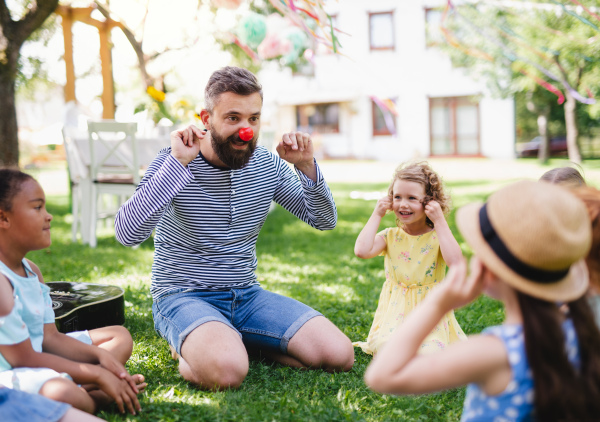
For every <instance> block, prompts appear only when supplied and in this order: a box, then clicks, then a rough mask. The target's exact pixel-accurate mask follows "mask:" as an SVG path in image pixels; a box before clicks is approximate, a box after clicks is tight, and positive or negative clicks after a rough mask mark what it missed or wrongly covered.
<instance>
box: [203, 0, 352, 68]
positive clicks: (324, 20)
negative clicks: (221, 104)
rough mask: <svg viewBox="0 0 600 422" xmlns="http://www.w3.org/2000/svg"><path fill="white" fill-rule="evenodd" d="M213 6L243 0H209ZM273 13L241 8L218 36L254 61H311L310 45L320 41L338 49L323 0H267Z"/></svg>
mask: <svg viewBox="0 0 600 422" xmlns="http://www.w3.org/2000/svg"><path fill="white" fill-rule="evenodd" d="M211 2H212V5H213V6H215V7H223V8H227V9H233V10H235V9H238V8H239V6H240V5H241V3H243V0H238V1H234V0H211ZM269 4H270V5H271V6H273V8H275V10H276V11H277V13H271V14H270V15H268V16H266V17H265V16H264V15H261V14H259V13H256V12H253V11H247V12H242V16H241V17H240V18H239V20H238V23H237V25H236V27H235V29H234V30H233V31H231V32H229V33H227V36H226V37H224V38H222V42H224V43H225V44H235V45H237V46H238V47H240V49H241V50H242V51H243V52H244V53H245V54H246V55H247V56H248V57H250V58H251V59H252V61H253V62H254V63H255V64H258V63H260V62H261V61H264V60H279V61H280V63H281V64H282V65H284V66H293V65H295V64H296V63H297V62H298V60H299V59H300V58H302V59H304V60H306V61H309V62H310V61H312V57H313V55H314V47H315V46H316V45H317V44H318V45H323V46H325V47H326V48H327V49H329V50H331V51H333V52H334V53H338V54H340V52H339V49H340V47H341V45H340V42H339V40H338V38H337V34H338V33H341V31H339V30H338V29H337V28H334V25H333V19H332V17H331V16H330V15H329V14H328V13H327V12H326V11H325V0H269ZM308 50H310V51H308Z"/></svg>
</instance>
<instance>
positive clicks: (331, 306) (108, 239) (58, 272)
mask: <svg viewBox="0 0 600 422" xmlns="http://www.w3.org/2000/svg"><path fill="white" fill-rule="evenodd" d="M465 187H469V188H471V187H474V188H477V185H469V186H466V185H465ZM386 188H387V184H375V185H367V184H363V185H344V184H338V185H334V186H332V190H333V193H334V197H335V200H336V204H337V206H338V212H339V219H338V226H337V227H336V229H335V230H332V231H327V232H319V231H317V230H314V229H312V228H310V227H308V226H307V225H306V224H304V223H303V222H301V221H299V220H298V219H297V218H296V217H294V216H292V215H291V214H290V213H288V212H287V211H285V210H283V209H282V208H280V207H277V208H276V209H275V211H274V212H273V213H272V214H270V215H269V217H268V219H267V221H266V223H265V225H264V227H263V230H262V231H261V234H260V236H259V240H258V244H257V256H258V269H257V276H258V278H259V281H260V282H261V284H262V285H263V286H264V287H265V288H268V289H269V290H272V291H276V292H278V293H281V294H284V295H288V296H291V297H294V298H296V299H298V300H300V301H303V302H305V303H307V304H308V305H310V306H312V307H314V308H315V309H317V310H319V311H321V312H322V313H323V314H324V315H325V316H327V317H328V318H330V319H331V320H332V321H333V322H334V323H335V324H336V325H337V326H338V327H340V329H341V330H342V331H344V332H345V333H346V335H348V336H349V337H350V338H351V339H352V340H362V339H364V338H366V336H367V334H368V331H369V328H370V325H371V322H372V318H373V314H374V312H375V308H376V306H377V300H378V298H379V293H380V289H381V286H382V284H383V281H384V269H383V258H382V257H377V258H373V259H369V260H361V259H359V258H357V257H355V256H354V252H353V249H354V242H355V240H356V237H357V236H358V233H359V232H360V230H361V229H362V228H363V226H364V224H365V222H366V221H367V220H368V218H369V216H370V215H371V213H372V211H373V208H374V206H375V203H376V201H374V200H373V201H365V200H361V199H352V198H350V192H352V191H355V190H364V191H366V192H371V191H382V192H383V191H385V190H386ZM485 194H486V193H485V192H484V193H483V194H480V193H477V192H476V190H475V191H474V192H473V193H472V194H471V193H469V198H468V199H469V200H472V199H479V200H481V199H483V196H484V195H485ZM461 199H463V196H461ZM48 207H49V209H50V212H51V213H53V214H54V217H55V219H54V221H53V223H52V227H53V230H52V237H53V244H52V246H51V247H50V248H49V249H47V250H42V251H35V252H32V253H31V254H29V256H28V257H29V258H30V259H32V260H33V261H34V262H36V263H37V264H38V265H39V266H40V268H41V269H42V272H43V273H44V274H45V278H46V280H67V281H87V282H96V283H99V282H101V283H107V284H119V285H121V286H122V287H123V288H124V289H125V300H126V309H125V312H126V323H125V326H126V327H127V328H128V329H129V330H130V332H131V333H132V336H133V338H134V343H135V346H134V351H133V354H132V357H131V359H130V361H129V362H128V364H127V367H128V370H129V371H130V372H131V373H142V374H144V375H145V376H146V379H147V381H148V383H149V386H148V388H147V390H146V392H145V393H144V394H143V395H142V396H141V398H140V400H141V403H142V406H143V408H144V412H143V413H142V414H140V415H138V416H135V417H133V416H121V415H119V414H117V412H116V410H115V408H114V407H113V408H109V409H107V410H106V411H103V412H101V413H100V415H99V416H101V417H103V418H105V419H107V420H109V421H123V420H128V421H157V420H161V421H209V420H210V421H237V420H252V421H272V420H277V421H341V420H343V421H381V420H411V421H413V420H414V421H418V420H423V421H455V420H458V419H459V418H460V413H461V409H462V401H463V399H464V389H457V390H452V391H448V392H445V393H441V394H435V395H426V396H408V397H392V396H384V395H379V394H375V393H373V392H372V391H370V390H369V389H368V388H366V386H365V385H364V382H363V379H362V377H363V374H364V371H365V369H366V367H367V365H368V363H369V362H370V360H371V356H368V355H365V354H364V353H362V352H361V351H359V350H358V349H356V363H355V365H354V368H353V369H352V371H350V372H349V373H337V374H329V373H325V372H323V371H299V370H295V369H291V368H287V367H283V366H281V365H278V364H272V363H268V362H264V361H257V360H252V361H251V362H250V371H249V374H248V376H247V378H246V380H245V381H244V383H243V384H242V386H241V387H240V388H239V389H238V390H227V391H221V392H211V391H200V390H198V389H197V388H195V387H194V386H192V385H190V384H189V383H187V382H185V381H184V380H183V379H182V377H181V376H180V375H179V373H178V369H177V362H176V361H174V360H172V359H171V356H170V353H169V349H168V346H167V344H166V342H165V341H164V340H163V339H161V338H160V337H159V336H158V335H157V334H156V332H155V331H154V328H153V320H152V314H151V306H152V299H151V296H150V271H151V264H152V256H153V244H152V240H148V241H146V242H144V244H142V245H141V246H140V247H139V248H137V249H132V248H126V247H123V246H122V245H120V244H119V243H118V242H117V241H116V240H115V238H114V234H113V232H112V230H111V229H110V228H109V229H106V230H105V229H101V233H102V234H101V236H100V238H99V244H98V248H96V249H90V248H89V247H87V246H82V245H81V244H77V243H72V242H71V225H70V214H69V212H70V211H69V209H70V208H69V204H68V199H67V198H66V197H57V198H54V197H51V198H49V205H48ZM448 221H449V224H450V227H451V229H452V231H453V232H454V233H455V234H456V233H457V230H456V227H455V224H454V214H451V215H450V216H449V218H448ZM393 225H394V219H393V216H391V215H389V216H386V218H385V220H384V222H383V223H382V224H381V228H382V229H383V228H384V227H388V226H393ZM457 238H458V240H459V243H463V241H462V239H461V238H460V236H458V235H457ZM465 251H466V252H467V253H469V251H468V249H467V248H465ZM457 318H458V320H459V322H460V324H461V325H462V327H463V328H464V329H465V331H466V332H468V333H475V332H479V331H481V329H483V328H484V327H486V326H488V325H492V324H496V323H498V322H499V321H500V320H501V318H502V309H501V307H500V305H499V304H498V303H497V302H495V301H492V300H491V299H486V298H480V299H479V300H477V301H476V302H474V303H473V304H471V305H469V306H468V307H466V308H463V309H461V310H459V311H458V312H457Z"/></svg>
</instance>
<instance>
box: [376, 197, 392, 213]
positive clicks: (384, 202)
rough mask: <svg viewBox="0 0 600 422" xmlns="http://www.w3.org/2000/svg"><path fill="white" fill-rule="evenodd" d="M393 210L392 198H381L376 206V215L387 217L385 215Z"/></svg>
mask: <svg viewBox="0 0 600 422" xmlns="http://www.w3.org/2000/svg"><path fill="white" fill-rule="evenodd" d="M391 209H392V197H391V196H389V195H386V196H384V197H383V198H380V199H379V200H378V201H377V204H376V205H375V211H373V212H374V213H375V214H377V215H378V216H380V217H381V218H383V217H385V213H386V212H388V211H390V210H391Z"/></svg>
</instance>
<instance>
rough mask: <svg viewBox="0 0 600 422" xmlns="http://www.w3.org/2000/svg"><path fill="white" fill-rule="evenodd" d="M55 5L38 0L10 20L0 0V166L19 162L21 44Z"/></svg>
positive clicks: (54, 3) (46, 0)
mask: <svg viewBox="0 0 600 422" xmlns="http://www.w3.org/2000/svg"><path fill="white" fill-rule="evenodd" d="M57 5H58V0H38V1H37V2H34V3H33V4H32V5H31V7H29V9H28V12H27V14H26V15H25V16H24V17H23V18H22V19H21V20H19V21H13V20H12V17H11V15H10V10H9V9H8V7H7V6H6V0H0V166H18V165H19V129H18V125H17V109H16V107H15V77H16V75H17V64H18V62H19V54H20V50H21V46H22V45H23V42H25V40H26V39H27V38H28V37H29V36H30V35H31V33H32V32H33V31H35V30H36V29H37V28H39V27H40V26H41V25H42V24H43V23H44V21H45V20H46V19H47V18H48V16H50V14H51V13H52V12H53V11H54V10H55V9H56V6H57Z"/></svg>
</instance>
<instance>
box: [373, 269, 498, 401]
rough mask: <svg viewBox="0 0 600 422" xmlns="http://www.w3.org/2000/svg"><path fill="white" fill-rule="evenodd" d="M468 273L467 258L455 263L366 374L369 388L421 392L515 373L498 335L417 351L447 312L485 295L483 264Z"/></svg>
mask: <svg viewBox="0 0 600 422" xmlns="http://www.w3.org/2000/svg"><path fill="white" fill-rule="evenodd" d="M465 274H466V264H465V263H464V261H462V262H461V263H459V264H457V265H455V266H454V267H452V268H451V269H450V271H449V272H448V276H447V277H446V281H445V282H444V283H442V284H441V285H440V286H439V287H438V288H437V289H434V290H433V291H432V292H431V293H430V294H429V295H428V296H427V297H426V298H425V299H424V300H423V303H422V304H421V305H419V306H417V307H416V308H415V310H414V311H412V312H411V313H410V315H409V316H408V317H407V318H406V320H405V322H404V323H403V324H402V325H401V326H399V327H398V328H397V329H396V331H394V333H393V335H392V337H391V339H390V340H389V342H388V343H387V344H386V345H385V346H384V347H383V348H382V349H381V350H380V351H379V353H377V355H376V356H375V357H374V358H373V361H372V362H371V364H370V365H369V367H368V368H367V371H366V372H365V382H366V384H367V385H368V386H369V387H370V388H372V389H373V390H375V391H378V392H380V393H385V394H422V393H430V392H434V391H439V390H443V389H448V388H454V387H458V386H461V385H465V384H468V383H470V382H475V383H478V384H480V385H482V386H486V385H490V382H496V381H497V380H498V379H505V378H506V376H505V375H506V374H507V373H508V374H510V366H509V364H508V359H507V355H506V350H505V348H504V347H502V342H501V340H499V339H498V338H496V337H493V336H474V337H469V339H468V340H467V341H462V342H458V343H454V344H452V345H450V346H449V347H448V348H447V349H445V350H444V351H440V352H438V353H434V354H428V355H417V351H418V349H419V346H420V345H421V343H422V342H423V340H425V338H426V337H427V335H428V334H429V333H430V332H431V330H432V329H433V328H434V327H435V326H436V324H437V323H438V322H439V321H440V319H441V318H442V317H443V316H444V315H445V314H446V313H447V312H449V311H450V310H451V309H453V308H455V307H459V306H463V305H465V304H467V303H469V302H470V301H472V300H473V299H475V298H476V297H477V296H478V295H479V294H480V292H481V289H482V285H483V283H482V279H481V266H480V264H479V267H477V265H475V266H472V273H471V275H470V276H469V278H467V279H465ZM506 383H508V380H506ZM504 386H506V384H504ZM482 388H484V387H482ZM484 390H485V388H484ZM500 391H502V389H500V390H499V391H497V392H500Z"/></svg>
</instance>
